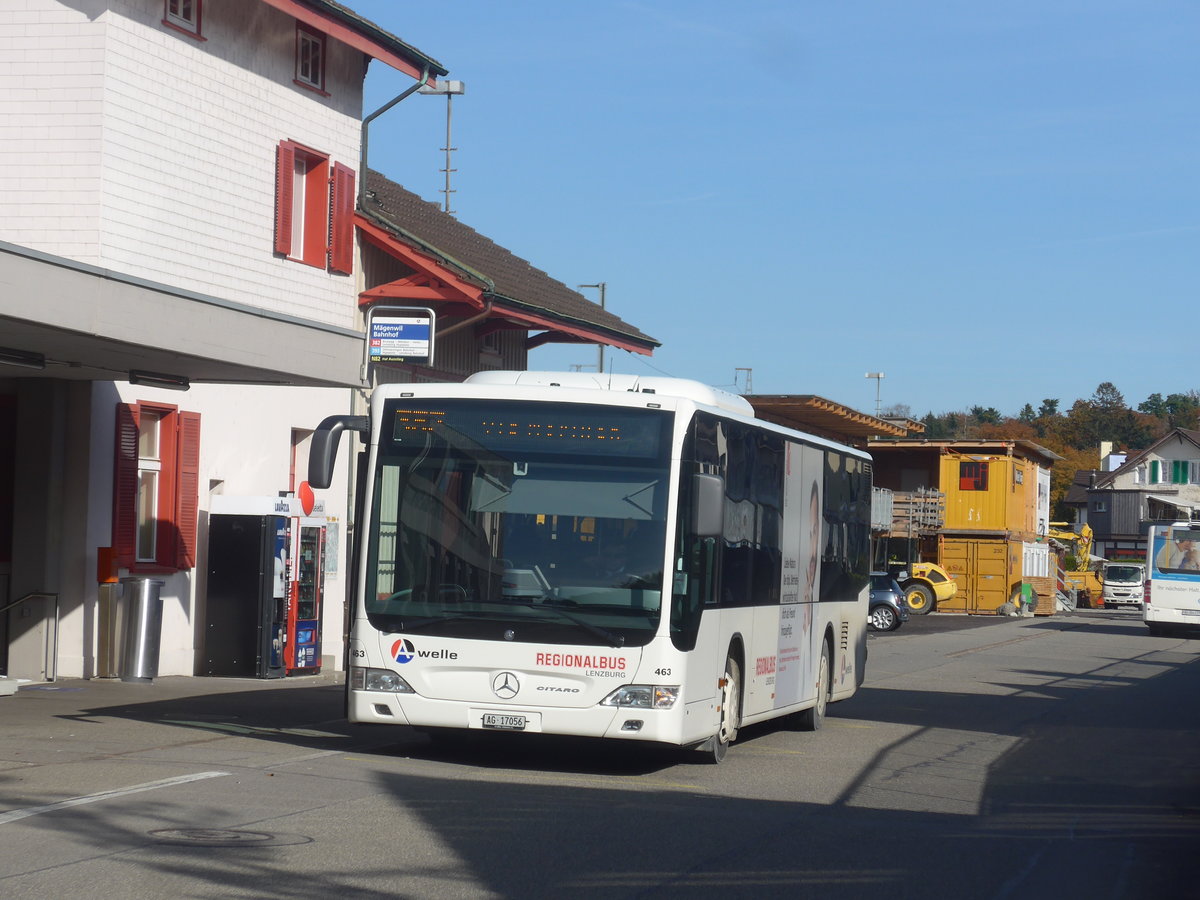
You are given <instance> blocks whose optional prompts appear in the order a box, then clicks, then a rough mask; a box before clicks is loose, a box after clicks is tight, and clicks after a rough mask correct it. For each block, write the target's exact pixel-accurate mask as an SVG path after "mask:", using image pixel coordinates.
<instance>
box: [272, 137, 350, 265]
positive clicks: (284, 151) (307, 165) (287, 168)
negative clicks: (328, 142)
mask: <svg viewBox="0 0 1200 900" xmlns="http://www.w3.org/2000/svg"><path fill="white" fill-rule="evenodd" d="M331 169H332V178H331V177H330V170H331ZM354 205H355V195H354V170H353V169H351V168H350V167H349V166H344V165H342V164H341V163H333V164H332V166H331V165H330V162H329V157H328V156H327V155H325V154H323V153H318V152H317V151H315V150H311V149H309V148H307V147H304V146H301V145H300V144H297V143H295V142H293V141H280V143H279V146H278V147H277V148H276V154H275V252H276V253H280V254H282V255H283V256H286V257H287V258H288V259H293V260H296V261H298V262H303V263H307V264H308V265H310V266H318V267H320V268H325V267H326V266H328V267H329V268H330V269H332V270H333V271H335V272H343V273H346V274H349V273H350V272H352V271H353V268H354Z"/></svg>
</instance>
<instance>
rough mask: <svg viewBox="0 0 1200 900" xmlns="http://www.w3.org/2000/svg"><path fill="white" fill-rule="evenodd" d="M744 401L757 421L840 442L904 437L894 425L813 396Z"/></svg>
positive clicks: (754, 396) (758, 397) (773, 396)
mask: <svg viewBox="0 0 1200 900" xmlns="http://www.w3.org/2000/svg"><path fill="white" fill-rule="evenodd" d="M746 399H747V400H749V401H750V405H751V406H753V407H754V414H755V415H756V416H758V417H759V418H760V419H766V420H767V421H768V422H774V423H775V424H777V425H784V426H786V427H788V428H796V429H798V430H800V431H810V432H817V433H820V434H821V435H822V436H824V437H832V438H836V439H837V440H841V441H850V440H851V439H853V440H854V442H856V443H859V444H863V443H865V442H866V440H867V439H868V438H872V437H876V436H878V435H890V436H903V435H905V434H907V430H906V428H905V427H904V426H903V425H901V424H899V423H897V422H891V421H888V420H886V419H878V418H876V417H875V416H869V415H867V414H866V413H862V412H859V411H858V410H856V409H851V408H850V407H849V406H844V405H843V404H841V403H836V402H834V401H833V400H826V399H825V398H824V397H818V396H816V395H814V394H751V395H749V396H747V397H746Z"/></svg>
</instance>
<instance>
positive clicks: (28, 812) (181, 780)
mask: <svg viewBox="0 0 1200 900" xmlns="http://www.w3.org/2000/svg"><path fill="white" fill-rule="evenodd" d="M228 774H229V773H228V772H197V773H196V774H195V775H180V776H178V777H176V778H163V779H162V780H160V781H147V782H146V783H145V784H135V785H133V786H132V787H127V788H120V789H118V790H115V791H101V792H100V793H98V794H88V795H87V796H86V797H73V798H72V799H70V800H60V801H58V802H57V803H47V804H46V805H45V806H27V807H25V808H24V809H12V810H9V811H8V812H6V813H0V825H7V824H8V823H9V822H15V821H17V820H18V819H25V818H28V817H29V816H38V815H41V814H42V813H48V812H54V811H55V810H59V809H67V808H68V807H71V806H82V805H83V804H85V803H96V802H98V801H100V800H110V799H112V798H113V797H124V796H125V795H126V794H140V793H142V792H143V791H156V790H158V789H159V788H165V787H173V786H174V785H177V784H187V783H188V782H189V781H202V780H203V779H205V778H220V777H221V776H222V775H228Z"/></svg>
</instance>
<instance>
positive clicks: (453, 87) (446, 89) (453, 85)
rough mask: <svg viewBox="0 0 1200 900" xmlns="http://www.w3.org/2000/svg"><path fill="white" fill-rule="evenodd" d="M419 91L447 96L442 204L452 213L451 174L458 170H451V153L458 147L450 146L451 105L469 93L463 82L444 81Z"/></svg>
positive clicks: (426, 86)
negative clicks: (444, 181)
mask: <svg viewBox="0 0 1200 900" xmlns="http://www.w3.org/2000/svg"><path fill="white" fill-rule="evenodd" d="M418 90H419V92H420V93H422V94H445V95H446V146H445V147H443V148H442V150H444V151H445V153H446V168H444V169H442V172H444V173H445V175H446V186H445V187H444V188H443V189H442V193H443V194H445V196H446V200H445V202H444V203H443V204H442V209H443V210H444V211H445V212H451V211H452V210H451V209H450V195H451V194H453V193H455V192H454V191H452V190H451V189H450V173H451V172H457V171H458V169H452V168H450V153H451V152H452V151H454V150H457V149H458V148H457V147H452V146H450V119H451V104H452V103H453V98H454V95H455V94H465V93H466V92H467V86H466V85H465V84H463V83H462V82H461V81H446V80H444V79H443V80H442V81H439V82H437V83H436V84H425V85H422V86H421V87H420V88H419V89H418Z"/></svg>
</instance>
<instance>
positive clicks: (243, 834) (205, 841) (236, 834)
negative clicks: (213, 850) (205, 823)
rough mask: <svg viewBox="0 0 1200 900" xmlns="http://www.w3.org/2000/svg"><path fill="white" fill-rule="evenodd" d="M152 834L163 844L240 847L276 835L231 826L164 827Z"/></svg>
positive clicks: (265, 840)
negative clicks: (235, 828) (231, 827)
mask: <svg viewBox="0 0 1200 900" xmlns="http://www.w3.org/2000/svg"><path fill="white" fill-rule="evenodd" d="M150 836H151V837H152V838H154V839H155V840H156V841H158V842H159V843H161V844H189V845H192V846H196V847H240V846H246V845H253V844H265V843H268V842H270V841H272V840H274V838H275V835H273V834H268V833H267V832H265V831H235V830H233V829H230V828H163V829H160V830H158V831H151V832H150Z"/></svg>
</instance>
